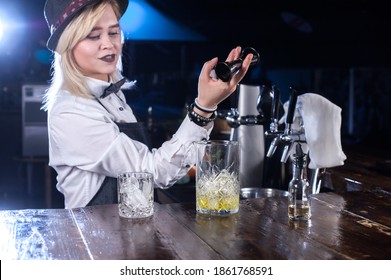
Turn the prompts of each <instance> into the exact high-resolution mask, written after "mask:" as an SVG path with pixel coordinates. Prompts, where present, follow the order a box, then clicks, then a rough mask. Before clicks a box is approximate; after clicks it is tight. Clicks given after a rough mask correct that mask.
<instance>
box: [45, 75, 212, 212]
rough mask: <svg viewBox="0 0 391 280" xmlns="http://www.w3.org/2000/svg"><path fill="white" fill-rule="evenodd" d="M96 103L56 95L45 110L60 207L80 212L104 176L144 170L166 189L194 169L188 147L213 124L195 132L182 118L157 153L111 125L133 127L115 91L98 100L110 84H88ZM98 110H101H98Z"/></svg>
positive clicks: (129, 112)
mask: <svg viewBox="0 0 391 280" xmlns="http://www.w3.org/2000/svg"><path fill="white" fill-rule="evenodd" d="M87 82H88V86H89V88H90V89H91V93H92V94H93V95H94V96H95V97H96V98H91V99H88V98H83V97H78V96H75V95H72V94H71V93H70V92H68V91H64V90H62V91H60V92H59V93H58V95H57V98H56V100H55V102H54V103H53V105H52V106H51V108H50V109H49V110H48V130H49V165H50V166H52V167H53V168H54V169H55V170H56V172H57V175H58V176H57V189H58V190H59V191H60V192H61V193H63V194H64V197H65V208H75V207H84V206H86V205H87V204H88V202H89V201H90V200H91V199H92V198H93V197H94V195H95V194H96V193H97V191H98V190H99V188H100V186H101V184H102V182H103V180H104V179H105V177H106V176H110V177H117V175H118V174H120V173H122V172H128V171H148V172H151V173H152V174H153V175H154V182H155V187H159V188H168V187H170V186H172V185H173V184H174V183H175V182H176V181H177V180H179V179H180V178H182V177H183V176H184V175H186V173H187V171H188V169H189V167H191V166H192V165H194V164H195V157H194V155H195V153H192V151H191V150H192V147H193V145H192V143H193V142H195V141H200V140H202V139H208V138H209V135H210V132H211V130H212V127H213V122H212V123H211V124H209V125H208V126H206V127H200V126H198V125H196V124H194V123H193V122H191V121H190V120H189V118H188V117H187V116H186V117H185V119H184V120H183V122H182V124H181V125H180V126H179V128H178V130H177V131H176V133H175V134H174V135H173V136H172V138H171V139H170V140H168V141H166V142H164V143H163V145H162V146H161V147H160V148H158V149H153V150H152V151H150V150H148V147H147V146H146V145H144V144H142V143H140V142H138V141H135V140H132V139H130V138H129V137H127V136H126V135H125V134H124V133H120V131H119V129H118V127H117V125H116V124H115V123H114V122H136V118H135V116H134V114H133V111H132V109H131V108H130V107H129V106H128V104H126V101H125V96H124V94H123V93H122V92H121V91H119V92H118V93H117V94H111V95H109V96H107V97H105V98H101V99H99V100H100V102H101V103H102V104H100V103H99V102H98V100H97V98H99V97H100V96H101V94H102V93H103V91H104V89H105V88H106V87H107V86H109V83H107V82H104V81H100V80H95V79H92V78H88V79H87ZM102 105H103V106H102Z"/></svg>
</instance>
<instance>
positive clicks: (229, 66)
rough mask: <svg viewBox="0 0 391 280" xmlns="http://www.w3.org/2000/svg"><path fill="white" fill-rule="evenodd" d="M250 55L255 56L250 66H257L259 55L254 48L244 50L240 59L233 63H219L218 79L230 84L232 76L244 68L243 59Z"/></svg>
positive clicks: (216, 69) (217, 68)
mask: <svg viewBox="0 0 391 280" xmlns="http://www.w3.org/2000/svg"><path fill="white" fill-rule="evenodd" d="M250 53H251V54H253V59H252V60H251V64H250V66H252V65H256V64H257V63H258V62H259V60H260V56H259V53H258V52H257V51H256V50H255V49H253V48H244V49H243V50H242V53H241V55H240V58H239V59H237V60H234V61H231V62H227V61H225V62H218V63H217V65H216V67H215V72H216V76H217V78H219V79H220V80H222V81H224V82H229V81H230V80H231V78H232V76H233V75H235V74H236V73H237V72H238V71H239V70H240V68H242V64H243V59H245V58H246V56H247V55H248V54H250Z"/></svg>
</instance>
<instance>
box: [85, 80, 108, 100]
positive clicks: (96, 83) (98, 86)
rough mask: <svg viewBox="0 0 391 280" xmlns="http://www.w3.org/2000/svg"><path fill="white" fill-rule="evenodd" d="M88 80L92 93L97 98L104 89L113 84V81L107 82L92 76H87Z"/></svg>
mask: <svg viewBox="0 0 391 280" xmlns="http://www.w3.org/2000/svg"><path fill="white" fill-rule="evenodd" d="M86 81H87V86H88V88H89V89H90V91H91V94H92V95H93V96H95V97H96V98H100V97H101V95H102V93H103V91H104V90H105V89H106V88H107V87H108V86H109V85H110V84H111V82H105V81H102V80H98V79H94V78H91V77H86Z"/></svg>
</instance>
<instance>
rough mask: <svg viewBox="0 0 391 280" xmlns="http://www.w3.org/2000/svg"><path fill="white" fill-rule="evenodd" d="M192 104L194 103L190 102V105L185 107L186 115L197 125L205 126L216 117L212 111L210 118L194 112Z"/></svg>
mask: <svg viewBox="0 0 391 280" xmlns="http://www.w3.org/2000/svg"><path fill="white" fill-rule="evenodd" d="M194 106H195V104H194V103H192V104H191V105H190V106H188V107H187V115H188V116H189V118H190V120H191V121H192V122H193V123H195V124H196V125H199V126H206V125H207V124H208V123H210V122H212V121H214V120H215V119H216V113H215V112H213V114H212V116H211V117H210V118H205V117H203V116H201V115H199V114H197V113H196V112H194V110H193V109H194Z"/></svg>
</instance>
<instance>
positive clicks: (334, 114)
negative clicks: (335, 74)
mask: <svg viewBox="0 0 391 280" xmlns="http://www.w3.org/2000/svg"><path fill="white" fill-rule="evenodd" d="M284 107H285V112H287V107H288V102H286V103H285V104H284ZM341 111H342V109H341V108H340V107H338V106H337V105H335V104H334V103H332V102H330V101H329V100H328V99H326V98H324V97H323V96H321V95H319V94H315V93H305V94H301V95H299V96H298V97H297V104H296V110H295V115H294V120H293V124H292V128H294V129H298V128H299V126H300V124H299V121H300V118H298V117H299V116H301V118H302V121H303V124H304V131H305V132H304V134H305V137H306V142H307V143H306V144H303V145H302V147H303V151H304V152H305V153H308V154H309V158H310V163H309V165H308V167H309V168H311V169H316V168H330V167H335V166H340V165H343V164H344V161H345V159H346V155H345V154H344V152H343V151H342V144H341V122H342V118H341ZM285 117H286V113H285V115H284V116H283V117H282V119H281V120H280V122H281V121H283V122H284V121H285ZM293 146H294V145H293ZM292 148H294V147H292ZM291 151H295V149H291ZM291 153H292V152H291Z"/></svg>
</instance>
